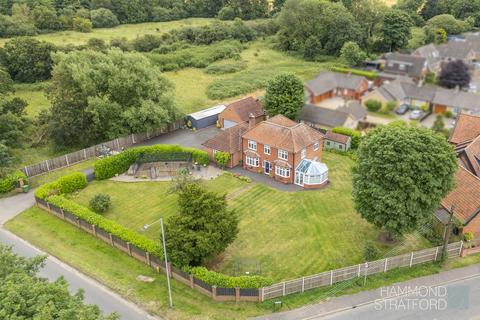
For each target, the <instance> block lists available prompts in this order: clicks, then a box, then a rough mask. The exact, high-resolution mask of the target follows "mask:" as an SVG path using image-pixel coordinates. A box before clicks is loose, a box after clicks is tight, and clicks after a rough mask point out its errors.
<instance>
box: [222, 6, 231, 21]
mask: <svg viewBox="0 0 480 320" xmlns="http://www.w3.org/2000/svg"><path fill="white" fill-rule="evenodd" d="M218 19H220V20H233V19H235V10H234V9H233V8H232V7H231V6H225V7H223V8H222V9H220V11H218Z"/></svg>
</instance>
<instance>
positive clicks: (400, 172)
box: [353, 124, 457, 236]
mask: <svg viewBox="0 0 480 320" xmlns="http://www.w3.org/2000/svg"><path fill="white" fill-rule="evenodd" d="M456 170H457V161H456V156H455V152H454V151H453V148H452V146H450V145H449V144H448V142H447V141H446V139H445V138H444V137H443V136H441V135H440V134H437V133H435V132H433V131H432V130H430V129H426V128H415V127H410V126H408V125H406V124H403V125H400V124H392V125H388V126H382V127H379V128H377V129H375V130H372V131H370V132H369V133H368V134H367V136H366V137H365V138H364V139H363V140H362V143H361V144H360V147H359V149H358V160H357V163H356V165H355V167H354V170H353V199H354V203H355V208H356V210H357V211H358V213H359V214H360V215H361V216H362V217H363V218H364V219H366V220H367V221H368V222H370V223H372V224H374V225H375V226H376V227H378V228H384V230H386V231H388V232H389V233H390V234H391V235H397V236H400V235H403V234H406V233H409V232H412V231H414V230H415V229H417V228H418V227H419V226H420V224H421V223H423V222H425V221H426V219H427V218H428V217H430V216H431V215H432V213H433V211H434V210H435V209H436V208H437V207H438V206H439V205H440V201H441V200H442V199H443V198H444V197H445V196H446V195H447V194H448V192H449V191H450V190H452V188H453V186H454V174H455V171H456Z"/></svg>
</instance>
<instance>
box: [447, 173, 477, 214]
mask: <svg viewBox="0 0 480 320" xmlns="http://www.w3.org/2000/svg"><path fill="white" fill-rule="evenodd" d="M455 182H456V186H455V189H453V191H451V192H450V193H449V194H448V195H447V196H446V197H445V199H443V200H442V206H443V207H444V208H445V209H446V210H448V211H450V210H451V208H452V206H453V214H454V216H455V217H456V218H457V219H458V220H460V221H461V222H463V223H468V222H469V221H470V220H471V219H472V218H473V217H474V216H475V215H476V214H477V213H478V211H479V210H480V179H479V178H478V177H476V176H474V175H473V174H472V173H471V172H470V171H468V170H467V169H465V168H464V167H462V166H460V167H459V169H458V171H457V173H456V174H455Z"/></svg>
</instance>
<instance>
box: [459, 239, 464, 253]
mask: <svg viewBox="0 0 480 320" xmlns="http://www.w3.org/2000/svg"><path fill="white" fill-rule="evenodd" d="M462 250H463V240H460V249H459V250H458V255H459V256H461V255H462Z"/></svg>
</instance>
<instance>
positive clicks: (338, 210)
mask: <svg viewBox="0 0 480 320" xmlns="http://www.w3.org/2000/svg"><path fill="white" fill-rule="evenodd" d="M324 161H325V162H326V163H327V165H328V166H329V168H330V180H331V184H330V186H329V187H328V188H326V189H324V190H316V191H298V192H281V191H278V190H276V189H272V188H270V187H267V186H264V185H261V184H255V183H253V184H248V183H245V182H242V181H240V180H238V179H236V178H234V177H231V176H228V175H223V176H221V177H219V178H217V179H215V180H212V181H207V182H205V184H206V186H207V188H208V189H210V190H213V191H216V192H226V193H227V194H230V195H231V198H230V199H229V205H230V207H231V208H232V209H234V210H236V211H237V213H238V214H239V216H240V225H239V228H240V232H239V234H238V237H237V239H236V240H235V242H234V243H233V244H232V245H230V247H229V248H228V249H227V250H226V252H225V253H224V254H223V255H222V256H220V257H217V258H215V259H214V260H213V261H211V262H210V263H209V267H210V268H212V269H215V270H219V271H222V272H225V273H227V274H231V275H238V274H243V273H245V272H247V271H248V272H250V273H261V274H263V275H267V276H270V277H272V278H273V279H275V280H277V281H278V280H283V279H290V278H295V277H299V276H302V275H308V274H313V273H318V272H321V271H324V270H328V269H334V268H339V267H343V266H348V265H351V264H355V263H359V262H361V261H363V250H364V246H365V245H366V244H367V243H372V244H375V245H376V246H377V247H378V249H379V250H380V252H381V253H382V256H390V255H397V254H399V253H404V252H409V251H411V250H413V249H419V248H424V247H428V246H429V244H428V242H427V241H426V240H425V239H423V238H422V237H420V236H418V235H415V234H414V235H409V236H407V237H405V239H404V240H403V241H401V242H399V243H398V244H396V245H395V246H386V245H382V244H381V243H379V242H378V241H377V239H378V237H379V231H378V230H377V229H376V228H374V227H373V226H371V225H370V224H368V223H367V222H366V221H364V220H363V219H361V218H360V217H359V216H358V215H357V214H356V213H355V210H354V208H353V203H352V200H351V188H352V181H351V178H350V176H351V174H350V169H351V166H352V164H353V161H352V160H351V159H350V158H349V157H346V156H343V155H338V154H335V153H329V152H325V156H324ZM168 190H169V183H166V182H137V183H121V182H113V181H97V182H93V183H91V184H90V185H89V186H88V187H87V188H86V189H84V190H82V191H80V192H79V193H78V194H76V195H73V199H74V200H75V201H77V202H79V203H80V204H82V205H86V206H88V201H89V200H90V199H91V198H92V197H93V196H94V195H95V194H96V193H98V192H104V193H107V194H109V195H110V196H111V198H112V207H111V208H110V209H109V211H108V212H107V213H106V217H108V218H110V219H113V220H116V221H118V222H120V223H122V224H124V225H125V226H127V227H129V228H131V229H133V230H136V231H139V230H141V228H142V226H143V225H145V224H150V223H152V222H155V221H157V220H158V219H159V218H160V217H163V218H168V217H169V216H171V215H172V214H175V212H176V210H177V207H176V196H175V195H174V194H169V193H168ZM351 226H355V228H352V227H351ZM300 234H301V235H302V236H301V237H299V236H298V235H300ZM146 235H147V236H149V237H151V238H152V239H159V236H160V231H159V226H158V224H156V225H152V226H151V228H149V229H148V230H147V232H146Z"/></svg>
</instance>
